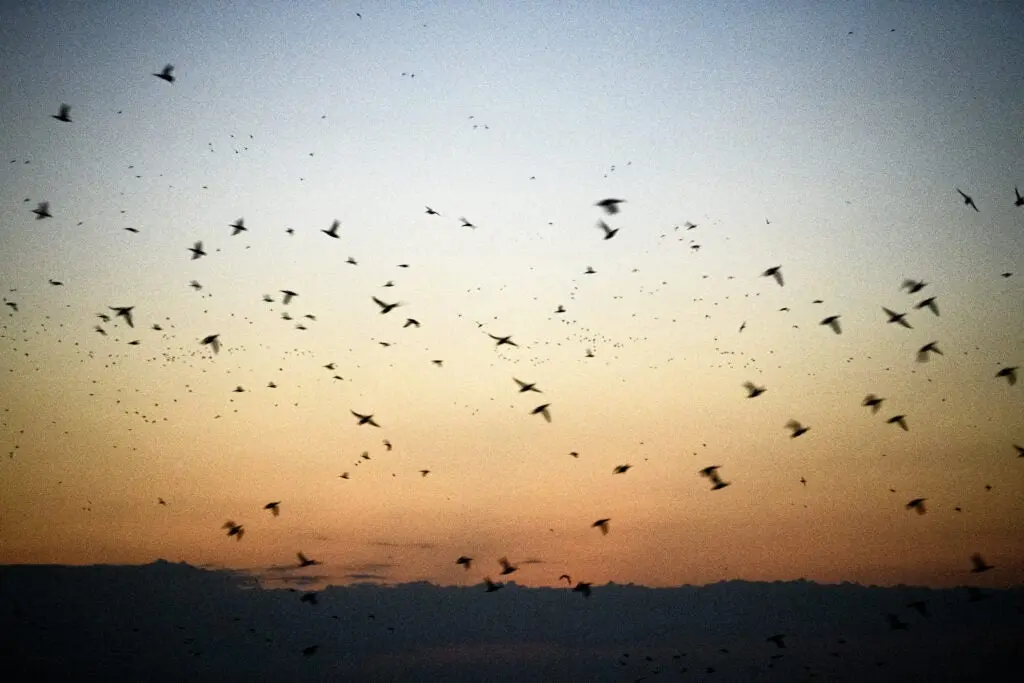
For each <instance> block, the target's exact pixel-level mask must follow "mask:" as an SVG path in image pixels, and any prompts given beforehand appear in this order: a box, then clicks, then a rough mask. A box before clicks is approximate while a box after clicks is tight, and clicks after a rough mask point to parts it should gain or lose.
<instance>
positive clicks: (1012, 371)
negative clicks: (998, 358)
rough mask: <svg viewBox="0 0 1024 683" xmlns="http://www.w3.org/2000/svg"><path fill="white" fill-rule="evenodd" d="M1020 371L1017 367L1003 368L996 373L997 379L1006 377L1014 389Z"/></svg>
mask: <svg viewBox="0 0 1024 683" xmlns="http://www.w3.org/2000/svg"><path fill="white" fill-rule="evenodd" d="M1018 369H1019V368H1018V366H1016V365H1015V366H1013V367H1006V368H1001V369H1000V370H999V372H997V373H996V377H997V378H998V377H1005V378H1006V381H1007V382H1009V383H1010V386H1011V387H1012V386H1013V385H1014V384H1016V383H1017V370H1018Z"/></svg>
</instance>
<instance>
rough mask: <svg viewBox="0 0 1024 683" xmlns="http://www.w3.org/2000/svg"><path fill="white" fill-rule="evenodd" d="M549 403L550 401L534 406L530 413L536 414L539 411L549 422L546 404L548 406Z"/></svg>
mask: <svg viewBox="0 0 1024 683" xmlns="http://www.w3.org/2000/svg"><path fill="white" fill-rule="evenodd" d="M550 405H551V404H550V403H544V404H542V405H539V406H537V407H536V408H534V409H533V410H531V411H530V415H536V414H538V413H540V414H541V415H543V416H544V419H545V420H547V421H548V422H551V412H550V411H549V410H548V406H550Z"/></svg>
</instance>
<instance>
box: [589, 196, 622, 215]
mask: <svg viewBox="0 0 1024 683" xmlns="http://www.w3.org/2000/svg"><path fill="white" fill-rule="evenodd" d="M625 201H626V200H625V199H610V198H609V199H602V200H601V201H599V202H597V203H596V204H594V206H600V207H601V208H602V209H604V211H605V213H607V214H608V215H609V216H611V215H614V214H617V213H618V212H619V204H622V203H623V202H625Z"/></svg>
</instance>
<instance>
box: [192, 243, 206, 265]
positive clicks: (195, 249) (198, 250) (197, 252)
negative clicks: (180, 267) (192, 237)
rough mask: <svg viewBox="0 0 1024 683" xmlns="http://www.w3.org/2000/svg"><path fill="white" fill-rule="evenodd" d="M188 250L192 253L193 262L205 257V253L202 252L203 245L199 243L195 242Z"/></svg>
mask: <svg viewBox="0 0 1024 683" xmlns="http://www.w3.org/2000/svg"><path fill="white" fill-rule="evenodd" d="M188 250H189V251H191V252H192V260H193V261H195V260H196V259H197V258H199V257H200V256H206V252H205V251H203V243H202V242H201V241H200V242H196V243H195V245H193V246H191V247H189V248H188Z"/></svg>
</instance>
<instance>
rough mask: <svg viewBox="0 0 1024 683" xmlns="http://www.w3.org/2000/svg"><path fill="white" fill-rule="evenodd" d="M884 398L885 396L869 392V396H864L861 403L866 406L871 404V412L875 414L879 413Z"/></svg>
mask: <svg viewBox="0 0 1024 683" xmlns="http://www.w3.org/2000/svg"><path fill="white" fill-rule="evenodd" d="M884 400H885V399H884V398H879V397H878V396H875V395H874V394H868V395H867V396H865V397H864V400H863V401H862V402H861V405H862V406H864V407H869V406H870V408H871V412H872V414H874V413H877V412H878V409H879V408H881V407H882V401H884Z"/></svg>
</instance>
